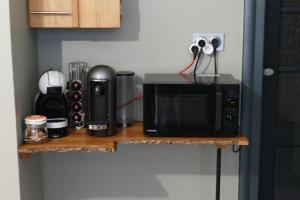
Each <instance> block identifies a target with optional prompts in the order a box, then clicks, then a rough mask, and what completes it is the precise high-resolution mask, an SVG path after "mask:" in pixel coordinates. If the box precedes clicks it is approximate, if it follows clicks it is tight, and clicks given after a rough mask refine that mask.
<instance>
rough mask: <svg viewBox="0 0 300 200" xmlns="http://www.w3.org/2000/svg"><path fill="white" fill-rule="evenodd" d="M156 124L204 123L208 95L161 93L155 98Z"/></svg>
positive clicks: (206, 117) (206, 115)
mask: <svg viewBox="0 0 300 200" xmlns="http://www.w3.org/2000/svg"><path fill="white" fill-rule="evenodd" d="M156 100H157V103H156V106H157V112H156V116H155V122H156V125H158V123H159V124H160V125H175V124H177V125H178V124H181V125H206V124H207V119H208V109H207V107H208V96H207V95H196V94H185V95H163V94H160V95H158V96H157V98H156Z"/></svg>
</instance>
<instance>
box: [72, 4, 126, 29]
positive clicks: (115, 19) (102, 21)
mask: <svg viewBox="0 0 300 200" xmlns="http://www.w3.org/2000/svg"><path fill="white" fill-rule="evenodd" d="M78 1H79V2H78V6H79V27H80V28H118V27H120V24H121V19H120V0H78Z"/></svg>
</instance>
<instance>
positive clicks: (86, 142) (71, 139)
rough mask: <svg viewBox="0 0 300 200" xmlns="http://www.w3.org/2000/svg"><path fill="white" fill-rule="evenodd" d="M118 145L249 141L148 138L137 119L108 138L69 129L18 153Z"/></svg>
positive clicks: (240, 140) (239, 140) (238, 141)
mask: <svg viewBox="0 0 300 200" xmlns="http://www.w3.org/2000/svg"><path fill="white" fill-rule="evenodd" d="M117 144H183V145H206V144H211V145H215V146H217V147H218V148H223V147H226V146H227V145H239V146H247V145H249V142H248V139H247V138H246V137H245V136H244V135H242V134H239V135H237V136H236V137H149V136H145V135H144V134H143V123H141V122H137V123H135V124H134V125H133V126H131V127H129V128H119V129H118V131H117V134H116V135H114V136H110V137H93V136H89V135H88V134H87V129H82V130H80V131H78V130H74V129H70V134H69V135H68V136H67V137H64V138H59V139H52V140H50V141H49V142H47V143H44V144H22V145H21V146H20V147H19V149H18V152H19V154H20V157H21V158H22V159H25V158H27V157H28V156H29V155H30V154H31V153H39V152H115V151H116V146H117Z"/></svg>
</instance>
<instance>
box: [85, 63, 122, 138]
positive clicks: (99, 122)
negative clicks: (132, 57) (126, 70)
mask: <svg viewBox="0 0 300 200" xmlns="http://www.w3.org/2000/svg"><path fill="white" fill-rule="evenodd" d="M87 106H88V107H87V116H86V117H87V127H88V130H89V134H90V135H92V136H110V135H113V134H115V132H116V73H115V71H114V69H113V68H111V67H109V66H106V65H97V66H94V67H93V68H91V69H90V71H89V72H88V75H87Z"/></svg>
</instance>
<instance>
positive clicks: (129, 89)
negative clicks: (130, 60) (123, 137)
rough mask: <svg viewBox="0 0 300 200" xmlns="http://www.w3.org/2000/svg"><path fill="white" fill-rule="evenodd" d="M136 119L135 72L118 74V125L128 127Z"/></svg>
mask: <svg viewBox="0 0 300 200" xmlns="http://www.w3.org/2000/svg"><path fill="white" fill-rule="evenodd" d="M133 118H134V72H130V71H120V72H117V123H118V125H121V126H122V127H128V126H130V125H131V124H132V123H133Z"/></svg>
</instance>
